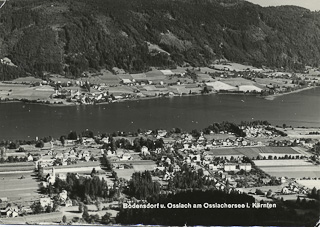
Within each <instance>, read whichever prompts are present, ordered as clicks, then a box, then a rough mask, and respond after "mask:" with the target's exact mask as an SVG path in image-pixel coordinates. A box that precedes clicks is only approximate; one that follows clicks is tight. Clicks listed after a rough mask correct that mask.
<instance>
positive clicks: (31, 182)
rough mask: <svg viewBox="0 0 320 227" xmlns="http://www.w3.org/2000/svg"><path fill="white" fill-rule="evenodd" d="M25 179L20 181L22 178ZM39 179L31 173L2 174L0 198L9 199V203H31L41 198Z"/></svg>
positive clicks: (0, 175)
mask: <svg viewBox="0 0 320 227" xmlns="http://www.w3.org/2000/svg"><path fill="white" fill-rule="evenodd" d="M22 175H23V176H24V177H25V178H24V179H19V178H20V177H21V176H22ZM38 184H39V182H38V178H37V177H36V176H35V175H34V173H33V172H31V173H23V174H22V173H11V174H0V197H7V198H8V200H9V202H17V203H19V204H24V203H30V201H35V200H37V199H39V198H40V195H39V194H38V189H39V186H38Z"/></svg>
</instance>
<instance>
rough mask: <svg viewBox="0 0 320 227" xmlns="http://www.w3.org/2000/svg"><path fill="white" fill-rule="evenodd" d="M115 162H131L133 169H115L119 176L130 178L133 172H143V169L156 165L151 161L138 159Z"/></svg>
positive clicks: (150, 168)
mask: <svg viewBox="0 0 320 227" xmlns="http://www.w3.org/2000/svg"><path fill="white" fill-rule="evenodd" d="M115 163H117V164H127V165H130V164H132V166H133V169H115V171H116V172H117V174H118V177H119V178H124V179H126V180H130V179H131V176H132V174H133V173H134V172H143V171H145V170H149V171H151V170H154V167H156V166H157V165H156V164H155V163H154V162H153V161H147V160H138V161H118V162H115Z"/></svg>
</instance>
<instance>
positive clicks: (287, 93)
mask: <svg viewBox="0 0 320 227" xmlns="http://www.w3.org/2000/svg"><path fill="white" fill-rule="evenodd" d="M314 88H317V86H311V87H305V88H301V89H297V90H295V91H290V92H285V93H279V94H274V95H268V96H265V97H263V96H260V95H257V94H254V93H232V92H210V93H207V94H201V93H199V94H184V95H173V96H146V97H137V98H132V99H120V100H115V101H114V102H100V103H88V104H80V103H75V102H66V101H65V100H61V101H60V100H56V101H60V102H62V103H46V102H47V101H50V100H49V99H46V100H41V101H39V102H37V101H35V100H32V99H30V100H28V99H26V100H27V101H22V100H0V104H1V103H24V104H33V105H45V106H50V107H65V106H87V105H106V104H113V103H119V102H127V101H140V100H141V101H142V100H149V99H159V98H175V97H192V96H207V95H239V96H240V95H242V96H243V95H245V96H247V95H249V96H255V97H257V98H263V99H266V100H270V101H272V100H274V99H276V98H277V97H281V96H284V95H289V94H294V93H299V92H302V91H306V90H310V89H314Z"/></svg>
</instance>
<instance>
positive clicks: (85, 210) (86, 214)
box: [82, 206, 90, 222]
mask: <svg viewBox="0 0 320 227" xmlns="http://www.w3.org/2000/svg"><path fill="white" fill-rule="evenodd" d="M82 218H83V219H84V220H85V221H86V222H88V221H89V218H90V215H89V212H88V207H87V206H84V208H83V214H82Z"/></svg>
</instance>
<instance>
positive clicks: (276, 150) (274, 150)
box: [208, 135, 300, 158]
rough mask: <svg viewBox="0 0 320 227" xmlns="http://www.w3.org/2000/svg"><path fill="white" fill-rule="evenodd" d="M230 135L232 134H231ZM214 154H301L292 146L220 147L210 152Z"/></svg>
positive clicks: (249, 155) (253, 155)
mask: <svg viewBox="0 0 320 227" xmlns="http://www.w3.org/2000/svg"><path fill="white" fill-rule="evenodd" d="M229 136H230V135H229ZM208 153H209V154H214V155H244V156H247V157H249V158H256V157H257V156H261V154H264V153H266V154H269V153H270V154H288V155H299V154H300V153H299V152H298V151H297V150H296V149H294V148H291V147H241V148H218V149H212V150H211V151H209V152H208Z"/></svg>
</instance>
